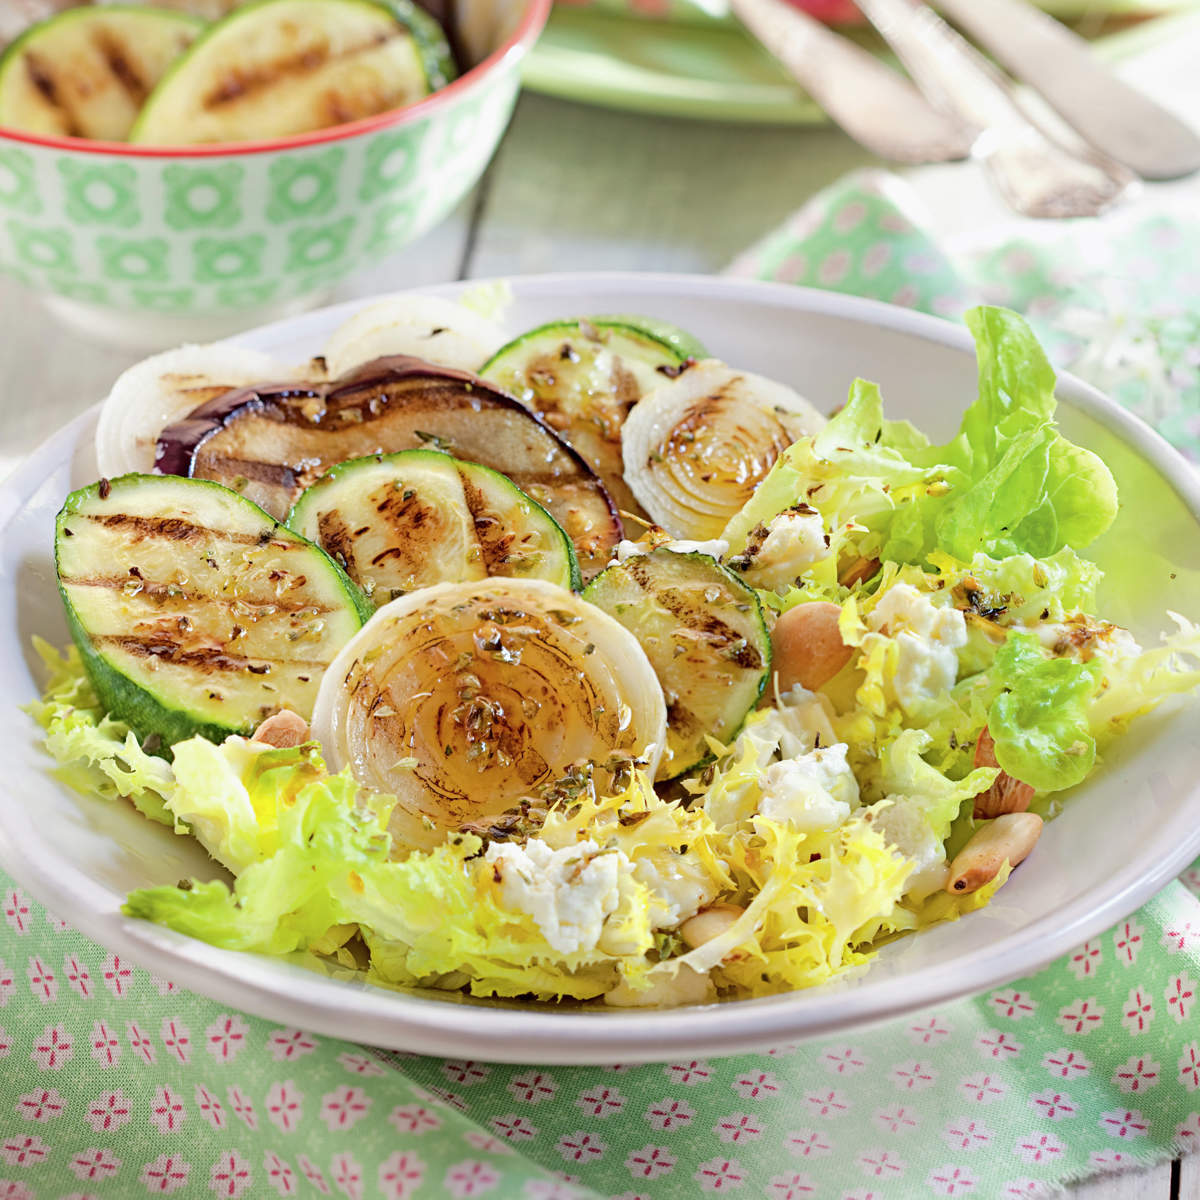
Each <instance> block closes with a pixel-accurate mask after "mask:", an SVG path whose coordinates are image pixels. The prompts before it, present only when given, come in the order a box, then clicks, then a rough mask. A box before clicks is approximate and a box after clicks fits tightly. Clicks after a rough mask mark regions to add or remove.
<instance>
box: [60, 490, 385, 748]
mask: <svg viewBox="0 0 1200 1200" xmlns="http://www.w3.org/2000/svg"><path fill="white" fill-rule="evenodd" d="M55 557H56V566H57V570H58V578H59V588H60V590H61V592H62V596H63V599H64V601H65V603H66V606H67V614H68V620H69V623H70V625H71V629H72V635H73V636H74V638H75V640H76V642H77V643H78V645H79V648H80V652H81V654H82V655H83V658H84V661H85V663H86V664H87V667H88V672H89V674H90V675H91V677H92V680H93V682H94V684H95V686H96V690H97V693H98V694H99V696H100V698H101V699H102V700H103V701H104V703H105V705H106V706H107V708H108V709H109V711H111V712H112V713H113V714H114V715H115V716H117V717H119V718H121V719H122V720H125V721H127V722H128V723H129V724H130V725H131V726H132V727H133V728H134V729H136V730H137V731H138V732H139V733H141V734H142V735H149V734H154V733H157V734H159V735H160V736H161V737H162V738H163V739H164V741H166V742H167V743H168V744H171V743H173V742H176V741H179V740H180V739H182V738H185V737H188V736H190V735H191V734H193V733H203V734H205V735H206V736H210V737H214V738H220V737H223V736H225V735H226V734H228V733H233V732H239V733H248V732H249V731H250V730H251V729H253V727H254V726H255V725H256V724H257V723H258V722H259V721H260V720H262V718H263V717H265V716H268V715H270V714H271V713H272V712H276V711H278V710H279V709H280V708H283V707H287V708H291V709H293V710H295V711H296V712H298V713H300V714H301V715H302V716H306V717H307V716H308V715H309V714H310V713H311V711H312V705H313V702H314V701H315V699H316V692H317V688H318V686H319V684H320V679H321V676H322V674H323V672H324V669H325V667H326V666H327V664H328V663H329V662H331V661H332V659H333V657H334V656H335V655H336V654H337V652H338V651H339V650H340V649H341V647H342V646H343V645H344V644H345V643H346V642H347V641H349V639H350V637H351V636H352V635H353V634H354V633H355V632H356V631H357V629H358V628H359V626H360V625H361V624H362V620H363V617H364V615H365V605H364V603H363V601H362V598H361V596H359V594H358V593H357V591H356V589H355V588H354V586H353V585H352V584H351V583H350V581H349V580H348V579H347V578H346V577H345V575H344V574H343V573H342V572H341V571H340V570H339V569H338V567H337V566H336V565H335V564H334V563H333V562H332V561H331V560H330V559H329V558H328V557H327V556H326V555H325V554H324V552H323V551H321V550H319V549H318V548H317V547H315V546H313V545H311V544H310V543H309V542H307V541H305V540H304V539H303V538H300V537H298V536H297V535H296V534H294V533H293V532H291V531H290V530H288V529H285V528H283V527H282V526H279V525H278V524H277V523H276V522H275V521H273V520H272V519H271V518H270V517H269V516H268V515H267V514H266V513H264V512H263V511H262V510H261V509H258V508H257V507H256V506H254V505H253V504H251V503H249V502H248V501H246V500H244V499H242V498H241V497H239V496H237V495H235V494H234V493H232V492H230V491H228V490H227V489H225V488H222V487H218V486H217V485H215V484H211V483H204V482H200V481H192V480H184V479H175V478H172V479H164V478H163V477H161V476H147V475H126V476H123V477H121V478H119V479H116V480H113V481H112V482H111V483H108V482H107V481H102V482H101V483H99V484H93V485H92V486H91V487H88V488H84V489H82V490H80V491H78V492H74V493H72V495H71V496H69V497H68V499H67V502H66V504H65V505H64V507H63V509H62V511H61V512H60V513H59V517H58V525H57V539H56V547H55Z"/></svg>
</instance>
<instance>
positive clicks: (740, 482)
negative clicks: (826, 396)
mask: <svg viewBox="0 0 1200 1200" xmlns="http://www.w3.org/2000/svg"><path fill="white" fill-rule="evenodd" d="M823 423H824V419H823V418H822V417H821V415H820V414H819V413H818V412H817V411H816V409H814V408H813V407H812V405H811V404H809V403H808V401H807V400H805V399H803V398H802V397H801V396H799V395H797V394H796V393H795V392H793V391H792V390H791V388H788V387H784V386H783V384H781V383H775V382H773V381H772V380H769V379H764V378H763V377H762V376H760V375H751V374H749V373H748V372H745V371H735V370H734V369H733V368H732V367H727V366H726V365H725V364H724V363H720V362H717V361H716V360H714V359H707V360H705V361H704V362H701V363H697V364H696V365H695V366H693V367H690V368H689V369H688V370H687V371H685V372H684V373H683V374H682V375H680V376H679V378H678V379H674V380H670V381H668V382H665V383H663V384H660V385H659V387H657V388H655V390H654V391H652V392H651V393H650V394H649V395H647V396H645V397H643V399H642V400H640V401H639V402H638V403H637V404H636V405H635V406H634V408H633V411H632V412H631V413H630V414H629V418H628V420H627V421H626V422H625V428H624V431H623V433H622V435H621V436H622V447H621V448H622V456H623V458H624V463H625V481H626V482H627V483H628V484H629V486H630V487H631V488H632V489H633V494H634V495H635V496H636V497H637V499H638V502H639V503H640V504H641V505H642V507H643V508H644V509H645V510H646V511H647V512H648V513H649V514H650V516H651V517H652V518H653V519H654V521H655V522H656V523H657V524H659V525H661V526H662V527H663V528H664V529H665V530H667V532H668V533H671V534H673V535H674V536H675V537H678V538H689V539H696V540H699V541H703V540H706V539H709V538H716V537H719V536H720V535H721V533H722V531H723V530H724V529H725V526H726V525H727V524H728V523H729V519H730V518H731V517H732V516H733V515H734V514H735V513H736V512H738V511H739V510H740V509H741V507H742V505H744V504H745V503H746V501H747V500H748V499H749V498H750V497H751V495H753V493H754V489H755V488H756V487H758V485H759V484H760V483H761V482H762V480H763V479H764V478H765V476H766V474H767V472H768V471H769V470H770V469H771V467H772V466H773V465H774V464H775V460H776V459H777V458H778V457H779V456H780V455H781V454H782V453H783V452H784V450H786V449H787V448H788V446H790V445H791V444H792V442H794V441H795V440H796V439H797V438H799V437H802V436H803V435H804V434H806V433H813V432H815V431H816V430H817V429H819V428H820V427H821V425H822V424H823Z"/></svg>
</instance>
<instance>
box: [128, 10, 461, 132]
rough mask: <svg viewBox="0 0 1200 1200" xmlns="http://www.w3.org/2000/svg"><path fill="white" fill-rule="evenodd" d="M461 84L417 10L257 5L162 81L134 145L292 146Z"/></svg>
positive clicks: (211, 33)
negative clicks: (295, 139)
mask: <svg viewBox="0 0 1200 1200" xmlns="http://www.w3.org/2000/svg"><path fill="white" fill-rule="evenodd" d="M454 74H455V72H454V66H453V59H452V57H451V54H450V48H449V45H448V44H447V42H446V38H445V35H444V34H443V33H442V30H441V28H440V26H438V24H437V22H436V21H434V20H433V18H432V17H430V16H428V14H426V13H423V12H421V10H419V9H417V8H416V6H415V5H413V6H409V5H405V4H402V3H396V2H391V3H386V4H384V3H376V2H375V0H258V2H257V3H253V4H247V5H244V6H243V7H241V8H237V9H235V10H234V11H233V12H232V13H230V14H229V16H227V17H226V18H225V19H224V20H222V21H219V22H217V24H215V25H213V26H212V27H211V28H210V29H209V30H208V31H207V32H206V33H205V34H204V36H203V37H201V38H200V39H198V40H197V42H196V43H195V45H194V46H192V48H191V49H190V50H189V51H188V53H187V54H185V55H184V56H183V57H182V58H181V59H180V60H179V61H178V62H177V63H176V64H175V65H174V66H173V67H172V69H171V70H170V71H168V72H167V74H166V75H165V76H164V77H163V79H162V80H161V82H160V83H159V85H158V87H156V88H155V89H154V91H153V93H152V94H151V95H150V97H149V98H148V99H147V101H146V104H145V107H144V108H143V109H142V113H141V115H140V116H139V117H138V120H137V122H136V123H135V125H134V127H133V129H132V130H131V132H130V135H129V140H130V141H131V142H137V143H141V144H143V145H158V146H162V145H167V146H186V145H195V144H201V143H205V144H207V143H214V142H246V141H260V140H263V139H270V138H280V137H290V136H291V135H293V134H299V133H308V132H310V131H311V130H314V129H323V128H326V127H327V126H330V125H341V124H343V123H344V122H346V121H355V120H358V119H360V118H363V117H370V116H374V115H375V114H376V113H381V112H387V111H388V110H389V109H393V108H401V107H403V106H404V105H406V104H411V103H413V102H414V101H416V100H420V99H421V98H422V97H423V96H427V95H428V94H429V93H430V92H431V91H433V90H434V89H435V88H438V87H441V86H442V85H443V84H445V83H446V82H448V81H449V80H450V79H453V78H454Z"/></svg>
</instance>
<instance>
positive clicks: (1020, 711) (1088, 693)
mask: <svg viewBox="0 0 1200 1200" xmlns="http://www.w3.org/2000/svg"><path fill="white" fill-rule="evenodd" d="M1100 673H1101V667H1100V663H1099V662H1096V661H1094V660H1093V661H1092V662H1086V663H1082V662H1076V661H1075V660H1073V659H1070V658H1047V657H1046V656H1045V654H1044V653H1043V651H1042V648H1041V645H1040V644H1039V642H1038V640H1037V638H1036V637H1035V636H1033V635H1032V634H1027V633H1010V634H1009V636H1008V639H1007V641H1006V642H1005V644H1004V645H1003V647H1001V649H1000V650H999V651H998V653H997V654H996V661H995V663H994V664H993V666H992V671H991V674H992V677H993V679H994V680H995V681H996V682H998V683H1000V684H1001V685H1002V687H1003V689H1004V690H1003V691H1001V693H1000V694H999V695H998V696H997V697H996V698H995V699H994V700H993V701H992V706H991V709H990V711H989V712H988V731H989V733H991V735H992V738H993V740H994V741H995V743H996V761H997V762H998V763H999V764H1000V766H1001V767H1002V768H1003V769H1004V770H1005V771H1007V772H1008V773H1009V774H1010V775H1011V776H1013V778H1014V779H1020V780H1021V781H1022V782H1024V783H1028V784H1030V785H1031V786H1032V787H1033V788H1035V789H1036V790H1037V791H1039V792H1057V791H1061V790H1062V789H1063V788H1069V787H1073V786H1074V785H1075V784H1077V783H1080V782H1081V781H1082V780H1083V779H1084V777H1085V776H1086V775H1087V773H1088V772H1089V771H1090V770H1091V769H1092V767H1093V765H1094V764H1095V762H1096V739H1095V737H1094V735H1093V734H1092V731H1091V725H1090V722H1089V719H1088V710H1089V708H1090V706H1091V702H1092V699H1093V697H1094V696H1095V694H1096V689H1097V685H1098V683H1099V679H1100Z"/></svg>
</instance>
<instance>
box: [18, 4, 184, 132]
mask: <svg viewBox="0 0 1200 1200" xmlns="http://www.w3.org/2000/svg"><path fill="white" fill-rule="evenodd" d="M203 29H204V22H203V21H202V20H200V19H199V18H198V17H193V16H190V15H188V14H187V13H181V12H172V11H168V10H166V9H160V8H149V7H146V8H142V7H137V6H134V5H111V6H106V7H103V8H91V7H88V8H70V9H67V11H66V12H62V13H59V14H58V15H57V16H54V17H51V18H50V19H49V20H47V21H42V22H41V23H40V24H37V25H35V26H33V28H32V29H29V30H27V31H26V32H25V33H24V34H22V35H21V37H19V38H17V39H16V41H14V42H13V44H12V45H11V46H9V47H8V49H7V50H5V52H4V54H3V55H2V56H0V125H3V126H6V127H8V128H10V129H20V130H23V131H24V132H26V133H36V134H43V135H48V136H51V137H82V138H95V139H99V140H101V141H106V142H123V141H124V140H125V139H126V138H127V137H128V136H129V131H130V130H131V129H132V128H133V125H134V122H135V121H136V120H137V117H138V113H139V112H140V111H141V108H142V105H143V103H144V102H145V100H146V97H147V96H149V95H150V93H151V92H152V91H153V89H154V88H155V86H156V85H157V84H158V82H159V80H160V79H162V77H163V76H164V75H165V74H166V73H167V71H168V69H169V68H170V67H171V64H172V63H174V62H175V60H176V59H178V58H179V56H180V55H181V54H183V53H184V51H186V50H187V48H188V47H189V46H190V45H191V44H192V43H193V42H194V41H195V40H196V38H197V37H198V36H199V35H200V33H201V31H202V30H203Z"/></svg>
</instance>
